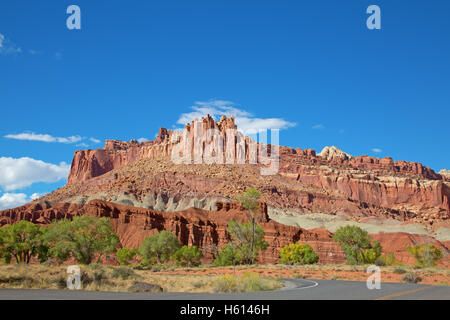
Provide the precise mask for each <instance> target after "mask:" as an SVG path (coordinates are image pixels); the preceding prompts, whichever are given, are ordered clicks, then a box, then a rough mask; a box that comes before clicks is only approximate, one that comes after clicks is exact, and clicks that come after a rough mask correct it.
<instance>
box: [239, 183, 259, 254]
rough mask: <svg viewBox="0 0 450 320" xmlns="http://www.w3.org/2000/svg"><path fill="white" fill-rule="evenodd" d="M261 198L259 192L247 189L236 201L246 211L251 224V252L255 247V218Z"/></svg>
mask: <svg viewBox="0 0 450 320" xmlns="http://www.w3.org/2000/svg"><path fill="white" fill-rule="evenodd" d="M260 197H261V192H259V191H258V190H256V189H255V188H248V189H247V190H246V191H245V193H244V194H242V195H240V196H239V197H238V201H239V202H240V203H242V206H243V207H244V208H245V209H247V210H248V212H249V218H250V221H251V224H252V233H251V239H250V250H251V251H253V248H254V246H255V236H256V234H255V233H256V217H257V213H258V209H259V198H260Z"/></svg>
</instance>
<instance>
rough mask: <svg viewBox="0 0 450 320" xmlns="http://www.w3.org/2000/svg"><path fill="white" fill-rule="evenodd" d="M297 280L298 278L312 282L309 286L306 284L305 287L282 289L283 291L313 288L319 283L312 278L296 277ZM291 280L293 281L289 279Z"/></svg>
mask: <svg viewBox="0 0 450 320" xmlns="http://www.w3.org/2000/svg"><path fill="white" fill-rule="evenodd" d="M298 280H299V281H308V282H311V283H313V284H312V285H310V286H307V287H300V288H299V287H296V288H288V289H284V290H283V291H289V290H301V289H308V288H314V287H317V286H318V285H319V284H318V283H317V282H315V281H313V280H307V279H298ZM286 281H290V280H286ZM291 282H293V281H291Z"/></svg>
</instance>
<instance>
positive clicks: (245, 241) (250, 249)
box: [227, 220, 269, 264]
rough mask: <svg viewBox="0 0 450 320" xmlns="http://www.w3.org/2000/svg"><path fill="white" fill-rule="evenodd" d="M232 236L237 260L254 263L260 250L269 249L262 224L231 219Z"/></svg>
mask: <svg viewBox="0 0 450 320" xmlns="http://www.w3.org/2000/svg"><path fill="white" fill-rule="evenodd" d="M227 231H228V233H230V235H231V238H232V240H233V241H232V244H231V245H232V246H234V248H235V250H236V256H235V259H236V262H238V263H243V264H253V263H255V261H256V259H257V258H258V255H259V252H260V251H264V250H266V249H267V246H268V245H269V244H268V243H267V242H266V241H264V230H263V228H261V226H260V225H257V224H254V223H252V222H243V223H239V222H236V221H234V220H233V221H230V222H229V223H228V227H227Z"/></svg>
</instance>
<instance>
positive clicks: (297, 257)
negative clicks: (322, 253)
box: [280, 243, 319, 264]
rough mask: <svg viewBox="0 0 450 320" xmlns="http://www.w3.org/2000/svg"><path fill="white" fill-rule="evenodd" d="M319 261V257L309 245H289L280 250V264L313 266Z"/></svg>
mask: <svg viewBox="0 0 450 320" xmlns="http://www.w3.org/2000/svg"><path fill="white" fill-rule="evenodd" d="M318 261H319V256H318V255H317V254H316V253H315V252H314V250H313V248H311V246H310V245H309V244H300V243H291V244H289V245H285V246H284V247H283V248H281V250H280V263H285V264H293V263H302V264H313V263H317V262H318Z"/></svg>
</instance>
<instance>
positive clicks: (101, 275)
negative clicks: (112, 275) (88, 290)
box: [92, 269, 108, 284]
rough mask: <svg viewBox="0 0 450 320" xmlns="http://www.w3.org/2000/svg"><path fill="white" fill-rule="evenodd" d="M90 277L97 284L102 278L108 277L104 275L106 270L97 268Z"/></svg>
mask: <svg viewBox="0 0 450 320" xmlns="http://www.w3.org/2000/svg"><path fill="white" fill-rule="evenodd" d="M92 279H93V280H94V282H95V283H97V284H99V283H101V282H102V281H103V280H106V279H108V276H107V275H106V272H105V271H104V270H103V269H99V270H97V271H95V272H94V274H93V276H92Z"/></svg>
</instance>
